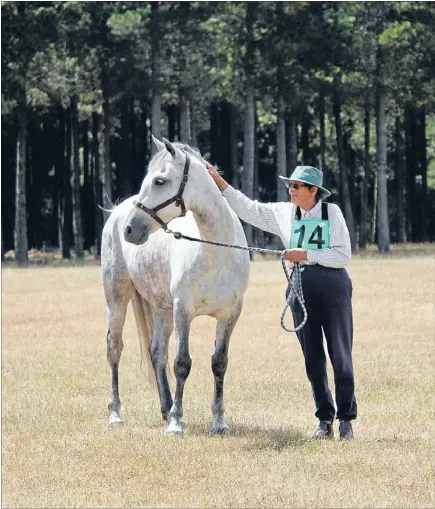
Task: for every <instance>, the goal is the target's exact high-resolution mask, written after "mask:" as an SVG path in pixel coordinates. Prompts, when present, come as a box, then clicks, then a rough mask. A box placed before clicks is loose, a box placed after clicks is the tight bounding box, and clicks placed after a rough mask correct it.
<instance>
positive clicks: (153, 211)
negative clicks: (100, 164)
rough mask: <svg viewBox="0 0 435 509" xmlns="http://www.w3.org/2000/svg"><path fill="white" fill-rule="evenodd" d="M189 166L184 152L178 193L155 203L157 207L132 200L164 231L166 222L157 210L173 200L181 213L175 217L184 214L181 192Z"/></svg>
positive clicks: (184, 208)
mask: <svg viewBox="0 0 435 509" xmlns="http://www.w3.org/2000/svg"><path fill="white" fill-rule="evenodd" d="M189 166H190V157H189V154H187V153H186V162H185V163H184V171H183V178H182V180H181V184H180V187H179V189H178V193H177V194H176V195H175V196H173V197H172V198H169V200H166V201H164V202H163V203H161V204H160V205H157V207H154V208H153V209H149V208H148V207H145V205H143V204H142V203H141V202H140V201H136V200H134V201H133V205H134V206H135V207H138V208H139V209H141V210H143V211H144V212H146V213H147V214H148V215H149V216H151V217H152V218H153V219H155V220H156V221H157V222H158V223H159V224H160V225H161V226H162V227H163V228H164V229H165V231H167V230H168V223H165V222H164V221H163V219H161V218H160V217H159V216H158V215H157V212H158V211H159V210H161V209H164V208H165V207H167V206H168V205H170V204H171V203H173V202H175V206H176V207H180V206H181V213H180V215H179V216H177V217H183V216H185V215H186V205H185V204H184V200H183V192H184V188H185V187H186V184H187V181H188V180H189Z"/></svg>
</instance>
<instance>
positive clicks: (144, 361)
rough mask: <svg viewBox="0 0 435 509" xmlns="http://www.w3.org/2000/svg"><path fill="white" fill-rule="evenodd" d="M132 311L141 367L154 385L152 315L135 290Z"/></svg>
mask: <svg viewBox="0 0 435 509" xmlns="http://www.w3.org/2000/svg"><path fill="white" fill-rule="evenodd" d="M131 302H132V304H133V313H134V318H135V320H136V327H137V333H138V336H139V346H140V360H141V369H142V371H143V373H144V374H145V376H146V377H147V379H148V381H149V382H150V384H151V385H152V386H154V387H156V379H155V376H154V369H153V364H152V362H151V355H150V344H151V339H152V337H153V329H154V317H153V313H152V309H151V306H150V304H149V303H148V302H147V301H146V300H145V299H143V298H142V297H141V296H140V295H139V293H138V292H137V290H135V291H134V292H133V295H132V297H131Z"/></svg>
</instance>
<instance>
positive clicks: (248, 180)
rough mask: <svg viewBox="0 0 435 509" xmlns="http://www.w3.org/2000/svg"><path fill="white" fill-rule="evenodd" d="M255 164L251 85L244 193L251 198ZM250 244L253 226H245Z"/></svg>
mask: <svg viewBox="0 0 435 509" xmlns="http://www.w3.org/2000/svg"><path fill="white" fill-rule="evenodd" d="M254 165H255V100H254V89H253V88H252V87H251V86H250V87H248V90H247V91H246V116H245V134H244V145H243V184H242V190H243V193H244V194H245V195H246V196H248V197H249V198H251V199H252V198H253V197H254V167H255V166H254ZM245 233H246V238H247V240H248V245H252V226H251V225H246V228H245Z"/></svg>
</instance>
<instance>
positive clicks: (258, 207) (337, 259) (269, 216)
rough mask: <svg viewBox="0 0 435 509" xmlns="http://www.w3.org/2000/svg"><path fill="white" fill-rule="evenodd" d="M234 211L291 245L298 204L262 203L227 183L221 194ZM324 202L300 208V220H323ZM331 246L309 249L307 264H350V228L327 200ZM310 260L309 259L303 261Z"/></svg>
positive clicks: (339, 212) (335, 207)
mask: <svg viewBox="0 0 435 509" xmlns="http://www.w3.org/2000/svg"><path fill="white" fill-rule="evenodd" d="M222 195H223V196H224V197H225V199H226V200H227V202H228V204H229V205H230V207H231V208H232V209H233V210H234V212H235V213H236V214H237V215H238V216H239V217H240V219H243V221H245V222H246V223H250V224H252V225H253V226H256V227H257V228H260V229H261V230H264V231H266V232H269V233H273V234H274V235H277V236H278V237H280V238H281V241H282V243H283V245H284V247H285V248H288V246H289V244H290V236H291V226H292V222H293V219H294V218H295V214H296V209H297V205H295V204H294V203H291V202H277V203H259V202H258V201H257V200H255V201H254V200H251V199H249V198H248V197H247V196H245V195H244V194H243V193H242V192H240V191H237V190H236V189H234V188H233V187H232V186H228V187H227V188H226V189H225V190H224V191H223V193H222ZM321 203H322V202H321V201H319V202H317V204H316V205H315V206H314V207H313V208H312V209H311V210H304V209H303V208H302V207H301V208H300V209H301V219H322V206H321ZM327 205H328V219H329V245H330V247H329V248H325V249H319V250H308V255H307V257H308V264H314V263H318V264H319V265H323V266H325V267H333V268H336V269H339V268H342V267H344V266H345V265H347V263H349V261H350V259H351V257H352V254H351V247H350V237H349V230H348V229H347V225H346V221H345V220H344V217H343V214H342V212H341V210H340V208H339V207H338V206H337V205H334V204H332V203H328V204H327ZM304 263H307V262H304Z"/></svg>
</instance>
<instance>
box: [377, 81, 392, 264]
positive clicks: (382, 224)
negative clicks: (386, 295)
mask: <svg viewBox="0 0 435 509" xmlns="http://www.w3.org/2000/svg"><path fill="white" fill-rule="evenodd" d="M381 80H382V78H381ZM386 103H387V96H386V91H385V89H384V87H383V83H382V81H380V83H378V87H377V101H376V106H377V112H376V113H377V114H376V159H377V174H378V206H377V216H378V219H377V233H378V249H379V252H380V253H381V254H385V253H389V252H390V225H389V223H388V194H387V114H386Z"/></svg>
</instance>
